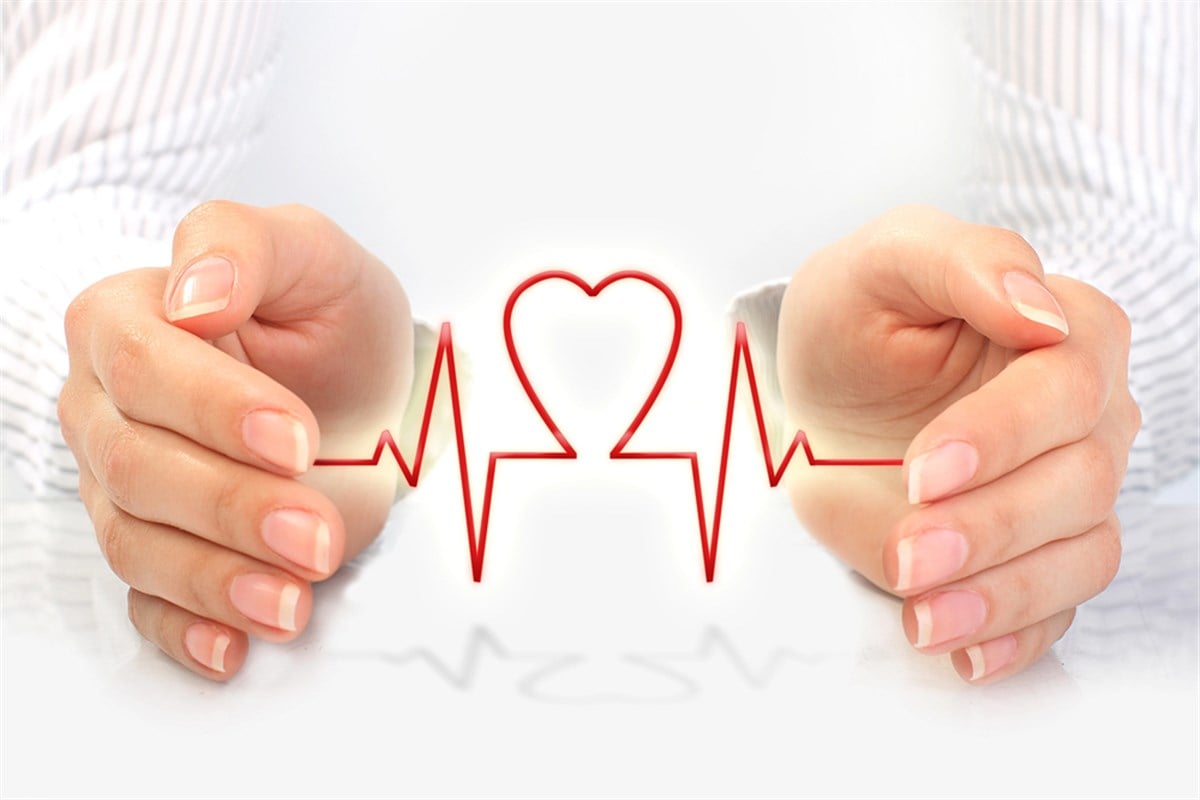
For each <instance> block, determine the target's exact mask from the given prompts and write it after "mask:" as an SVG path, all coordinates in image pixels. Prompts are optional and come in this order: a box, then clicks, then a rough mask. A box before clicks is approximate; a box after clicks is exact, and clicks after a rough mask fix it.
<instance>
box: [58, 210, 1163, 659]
mask: <svg viewBox="0 0 1200 800" xmlns="http://www.w3.org/2000/svg"><path fill="white" fill-rule="evenodd" d="M213 255H219V256H222V257H224V258H225V259H227V260H228V261H229V262H230V263H231V264H232V265H233V268H234V271H235V274H236V279H235V281H234V284H233V288H232V294H231V296H230V299H229V302H228V304H227V305H225V306H224V307H222V308H218V309H215V310H208V311H206V313H202V314H197V315H192V316H186V317H182V318H181V317H179V316H178V315H177V314H175V313H173V312H172V308H173V302H175V300H176V299H177V298H178V296H179V291H178V288H179V285H180V283H181V278H182V276H183V275H184V273H185V271H186V269H187V268H188V267H189V266H190V265H193V264H196V263H197V262H199V261H202V260H203V259H205V258H207V257H211V256H213ZM1014 270H1016V271H1020V272H1022V273H1025V274H1026V275H1028V276H1030V277H1031V278H1032V279H1034V280H1036V281H1038V282H1039V283H1040V282H1042V281H1043V280H1044V282H1045V286H1047V287H1048V288H1049V290H1050V291H1051V292H1052V293H1053V295H1054V296H1055V297H1056V298H1057V301H1058V303H1059V304H1060V305H1061V308H1062V309H1063V311H1064V312H1065V316H1066V318H1067V319H1068V320H1069V322H1070V333H1069V334H1065V335H1064V334H1063V333H1062V332H1061V331H1059V330H1057V329H1055V328H1054V327H1051V326H1047V325H1045V324H1039V323H1038V322H1035V321H1031V320H1029V319H1027V318H1025V317H1023V316H1021V315H1020V314H1018V313H1016V311H1015V310H1014V308H1013V306H1012V304H1011V303H1010V302H1009V300H1008V298H1007V297H1006V295H1005V292H1004V289H1003V283H1002V281H1003V276H1004V275H1005V274H1007V273H1009V272H1012V271H1014ZM66 331H67V341H68V348H69V352H70V361H71V369H70V374H69V376H68V379H67V382H66V385H65V386H64V388H63V392H62V395H61V397H60V400H59V418H60V422H61V424H62V429H63V433H64V436H65V438H66V441H67V443H68V445H70V447H71V449H72V452H73V453H74V454H75V457H76V459H77V461H78V463H79V467H80V495H81V496H82V498H83V501H84V503H85V505H86V506H87V509H88V513H89V514H90V515H91V518H92V520H93V522H94V524H95V527H96V534H97V539H98V541H99V544H100V547H101V550H102V551H103V553H104V555H105V557H106V558H107V559H108V562H109V564H110V565H111V567H112V569H113V571H114V572H115V573H116V574H117V575H118V577H120V578H121V579H122V580H123V581H124V582H125V583H127V584H128V585H129V586H130V590H129V615H130V619H131V620H132V621H133V624H134V626H135V627H136V628H137V630H138V631H139V632H140V633H141V634H142V635H143V636H145V637H146V638H147V639H148V640H150V641H151V642H154V643H155V644H156V645H157V646H158V647H160V648H161V649H162V650H163V651H164V652H165V653H166V654H167V655H169V656H170V657H172V658H174V659H175V660H177V661H179V662H180V663H181V664H183V665H184V666H185V667H187V668H188V669H190V670H192V671H193V672H196V673H197V674H200V675H202V676H204V677H206V678H210V679H213V680H227V679H228V678H230V677H231V676H232V675H234V674H236V673H237V671H238V670H239V669H240V667H241V665H242V664H243V663H244V661H245V658H246V656H247V653H248V649H249V640H250V636H251V635H253V636H256V637H259V638H262V639H265V640H268V641H287V640H289V639H291V638H294V637H295V636H296V635H297V634H298V633H299V631H301V630H303V628H304V626H305V624H306V623H307V622H308V620H309V618H310V615H311V613H312V583H313V582H316V581H319V580H322V579H324V578H326V577H328V576H329V575H330V574H332V573H333V572H335V571H336V570H337V568H338V567H339V566H340V565H341V564H342V563H344V562H345V561H346V560H348V559H349V558H352V557H353V556H354V555H355V554H357V553H358V552H359V551H361V550H362V549H363V548H364V547H365V546H366V545H367V544H369V543H370V542H371V541H372V540H373V539H374V537H375V536H377V535H378V533H379V531H380V530H381V528H382V525H383V522H384V520H385V518H386V514H387V510H388V508H389V507H390V504H391V501H392V497H393V490H394V486H395V481H396V477H397V474H396V473H397V469H396V467H395V465H394V464H391V463H389V461H390V460H388V459H384V460H383V461H381V463H380V465H379V466H378V467H376V468H373V469H371V470H367V469H365V468H361V469H358V470H354V471H350V470H315V471H312V472H309V471H308V469H307V468H308V467H309V466H311V463H312V460H313V459H314V458H315V457H316V454H317V453H318V451H319V452H321V453H322V455H329V456H336V455H339V454H348V455H358V454H360V453H364V452H370V451H371V450H372V449H373V447H374V444H375V441H376V438H377V436H378V434H379V431H380V430H381V429H383V428H391V429H392V430H398V429H399V425H400V421H401V419H402V417H403V413H404V406H405V402H406V399H407V397H408V395H409V387H410V385H411V381H412V322H411V317H410V314H409V307H408V301H407V299H406V298H405V295H404V292H403V290H402V289H401V287H400V285H399V283H398V282H397V281H396V279H395V277H394V276H393V275H392V273H391V271H390V270H388V269H387V268H386V267H385V266H384V265H383V264H381V263H380V262H379V261H378V260H377V259H375V258H374V257H373V256H371V255H370V254H369V253H367V252H366V251H365V250H363V248H362V247H361V246H359V245H358V244H357V243H355V242H354V241H353V239H351V238H350V237H349V236H347V235H346V233H345V232H343V231H342V230H341V229H339V228H338V227H337V226H336V225H334V224H333V223H332V222H330V221H329V220H328V219H326V218H324V217H323V216H321V215H320V214H318V213H317V212H315V211H312V210H311V209H307V208H304V207H300V206H280V207H275V208H266V209H263V208H254V207H250V206H243V205H237V204H233V203H226V202H214V203H206V204H204V205H201V206H199V207H198V208H196V209H195V210H194V211H193V212H192V213H190V214H189V215H188V216H187V217H186V218H185V219H184V220H183V221H182V222H181V223H180V225H179V227H178V229H177V231H176V235H175V242H174V247H173V256H172V264H171V267H170V268H169V269H144V270H135V271H132V272H127V273H123V274H120V275H116V276H113V277H111V278H108V279H106V280H104V281H101V282H100V283H98V284H96V285H95V286H92V287H91V288H89V289H87V290H86V291H85V292H83V293H82V294H81V295H80V296H79V297H78V298H77V299H76V300H75V301H74V302H73V303H72V304H71V307H70V308H69V309H68V313H67V317H66ZM778 352H779V365H778V367H779V375H780V381H781V385H782V388H783V391H784V398H785V401H786V403H787V407H788V413H789V416H790V417H791V418H792V421H793V423H798V422H799V421H803V426H802V427H804V429H805V430H806V431H807V433H808V435H809V438H810V440H811V442H812V444H813V446H814V448H815V449H816V450H817V451H818V452H821V453H834V454H838V455H842V456H846V457H854V456H890V455H894V454H897V453H901V452H903V453H905V454H906V455H905V466H904V468H903V469H902V470H899V471H897V470H893V469H886V468H868V469H859V470H849V469H839V470H821V469H814V468H807V467H806V466H804V465H797V467H796V468H795V469H793V470H791V471H790V472H789V491H790V494H791V497H792V500H793V503H794V505H795V508H796V511H797V513H798V515H799V517H800V519H801V520H802V521H803V522H804V523H805V524H806V525H807V527H808V528H809V529H810V530H811V531H812V532H813V533H814V534H815V535H816V536H818V538H820V539H821V540H822V541H823V542H824V543H825V544H826V545H827V546H828V547H829V548H830V549H831V550H832V551H833V552H834V553H835V554H837V555H838V556H839V557H841V558H842V559H843V560H844V561H845V562H846V563H847V564H849V565H850V566H852V567H853V568H854V569H856V570H858V571H859V572H860V573H862V574H863V575H864V576H865V577H866V578H867V579H869V580H871V581H872V582H873V583H875V584H876V585H878V586H880V587H882V588H884V589H885V590H888V591H892V592H894V593H896V594H898V595H900V596H902V597H904V599H905V602H904V607H903V613H902V624H903V625H904V629H905V632H906V634H907V635H908V637H909V639H910V641H913V642H914V643H915V642H916V641H917V621H916V613H915V609H916V608H917V606H918V604H919V603H921V602H922V601H923V600H927V599H929V598H932V597H935V596H936V595H937V593H938V592H944V591H946V590H968V591H972V592H976V593H977V594H978V595H979V596H980V597H981V598H982V600H983V602H984V605H985V607H986V616H985V619H984V620H983V622H982V623H981V624H979V625H978V626H977V628H976V629H975V630H973V631H972V632H970V633H968V634H964V635H962V636H958V637H956V638H954V639H951V640H948V641H945V642H941V643H938V644H935V645H932V646H927V647H923V648H922V649H923V650H924V652H927V653H930V654H935V655H936V654H945V653H950V654H951V659H952V662H953V664H954V667H955V669H956V670H957V671H958V673H959V674H960V675H962V676H963V677H964V678H970V676H971V675H972V671H973V667H972V662H971V658H970V656H969V655H968V651H967V648H969V647H971V646H973V645H982V650H981V651H980V652H982V653H984V654H985V655H986V656H987V660H989V661H991V662H993V667H990V668H989V669H988V670H987V674H985V675H984V676H982V677H980V678H978V680H976V681H975V682H976V683H987V682H990V681H994V680H998V679H1001V678H1003V677H1005V676H1007V675H1011V674H1013V673H1014V672H1017V671H1019V670H1020V669H1023V668H1024V667H1025V666H1028V665H1029V664H1030V663H1032V662H1033V661H1035V660H1036V659H1037V658H1038V657H1039V656H1040V655H1041V654H1042V653H1043V652H1045V650H1046V649H1047V648H1048V647H1049V646H1050V644H1052V643H1053V642H1054V641H1055V640H1056V639H1058V638H1059V637H1060V636H1061V635H1062V633H1063V632H1064V631H1065V630H1066V628H1067V627H1068V626H1069V625H1070V622H1071V620H1072V618H1073V616H1074V608H1075V606H1077V605H1078V604H1079V603H1081V602H1083V601H1084V600H1086V599H1087V598H1089V597H1091V596H1093V595H1094V594H1096V593H1097V592H1099V591H1100V590H1101V589H1102V588H1103V587H1104V586H1106V585H1107V584H1108V583H1109V582H1110V581H1111V579H1112V577H1113V575H1114V574H1115V572H1116V569H1117V565H1118V563H1119V560H1120V538H1119V529H1118V526H1117V523H1116V519H1115V517H1114V516H1113V514H1112V507H1113V504H1114V503H1115V501H1116V496H1117V491H1118V489H1119V487H1120V484H1121V480H1122V478H1123V475H1124V469H1125V462H1126V457H1127V454H1128V451H1129V447H1130V444H1131V442H1132V439H1133V436H1134V434H1135V433H1136V431H1137V429H1138V427H1139V425H1140V416H1139V413H1138V410H1137V407H1136V405H1135V404H1134V403H1133V400H1132V398H1131V397H1130V395H1129V391H1128V388H1127V386H1126V370H1127V357H1128V352H1129V323H1128V320H1127V319H1126V317H1125V315H1124V314H1123V313H1122V312H1121V310H1120V309H1119V308H1118V307H1117V306H1116V305H1115V304H1113V303H1112V302H1111V301H1110V300H1108V299H1107V298H1106V297H1104V296H1103V295H1102V294H1100V293H1099V292H1097V291H1096V290H1094V289H1092V288H1090V287H1088V286H1086V285H1084V284H1081V283H1078V282H1075V281H1071V280H1068V279H1065V278H1059V277H1050V278H1044V276H1043V273H1042V268H1041V264H1040V263H1039V261H1038V259H1037V256H1036V254H1035V253H1034V252H1033V250H1032V249H1031V248H1030V247H1029V245H1028V244H1027V243H1025V242H1024V240H1022V239H1021V238H1020V237H1019V236H1017V235H1016V234H1014V233H1012V232H1010V231H1004V230H999V229H995V228H987V227H983V226H978V225H970V224H968V223H965V222H961V221H959V220H956V219H954V218H952V217H950V216H948V215H945V214H943V213H941V212H938V211H935V210H933V209H927V208H917V207H914V208H902V209H897V210H896V211H893V212H891V213H889V214H887V215H885V216H884V217H882V218H880V219H879V220H876V221H874V222H872V223H870V224H869V225H867V226H865V227H864V228H862V229H861V230H859V231H857V232H855V233H854V234H852V235H851V236H849V237H847V238H846V239H844V240H842V241H840V242H837V243H835V244H833V245H831V246H830V247H828V248H826V249H825V250H823V251H821V252H819V253H817V254H816V255H814V256H813V257H812V258H811V259H810V260H809V261H808V262H807V263H806V264H805V265H804V266H803V267H802V268H801V269H800V270H799V271H798V272H797V273H796V275H795V276H794V278H793V280H792V282H791V285H790V286H789V289H788V291H787V293H786V295H785V298H784V302H783V307H782V310H781V316H780V340H779V350H778ZM263 409H266V410H270V411H276V412H284V413H285V414H286V415H287V418H289V419H295V420H296V421H297V422H298V424H299V425H300V426H301V427H302V429H303V431H304V439H305V440H306V441H307V443H308V447H307V455H306V461H305V463H304V464H303V465H300V464H294V465H293V466H292V467H281V466H278V460H276V461H272V460H268V459H264V458H263V457H261V455H260V454H259V453H258V452H256V451H255V450H254V449H252V448H251V447H250V445H249V444H248V441H247V439H246V436H245V429H244V428H243V427H242V426H243V421H244V420H245V419H246V417H247V415H248V414H250V413H251V412H254V411H256V410H263ZM945 441H960V442H968V443H970V444H971V445H972V446H973V447H975V449H976V451H977V452H978V467H977V469H976V470H975V471H974V474H973V475H972V477H971V478H970V479H969V480H968V481H967V482H966V483H965V484H964V485H963V486H961V487H959V488H956V489H954V490H952V491H947V492H945V493H944V495H943V496H938V497H933V498H923V499H924V500H925V501H926V502H921V503H918V504H917V505H912V504H910V503H909V502H908V501H907V499H906V495H905V484H906V482H907V481H908V480H909V478H910V477H911V475H910V473H911V471H912V468H913V465H914V459H916V458H918V457H919V456H920V455H921V454H922V453H925V452H927V451H928V450H929V449H930V448H931V447H933V446H935V445H938V444H939V443H942V442H945ZM284 461H285V462H286V459H284ZM351 472H353V474H348V473H351ZM897 472H899V474H897ZM280 508H287V509H302V510H304V511H307V512H311V513H315V514H317V515H318V516H319V517H320V519H321V520H323V521H324V523H326V525H327V527H328V530H329V540H330V546H329V568H328V570H314V569H312V568H310V567H307V566H304V565H302V564H299V563H296V562H295V561H294V560H291V559H290V558H287V557H284V555H282V554H281V553H280V552H277V551H276V550H275V549H273V548H272V547H271V546H269V545H268V543H267V541H266V540H265V538H264V534H263V520H264V519H265V518H266V517H267V515H268V514H269V513H271V512H272V511H273V510H277V509H280ZM930 527H941V528H953V529H955V530H958V531H960V532H961V534H962V536H963V538H964V539H965V540H966V542H967V546H966V555H965V560H964V561H963V563H962V565H961V567H959V568H956V569H955V570H954V571H953V572H951V573H950V574H947V575H945V576H944V577H942V578H940V579H938V580H937V581H932V582H926V583H924V584H913V585H911V586H909V587H907V588H905V589H903V590H898V589H897V588H896V582H897V580H898V574H899V571H900V569H899V550H900V547H901V542H903V541H905V540H906V539H911V537H913V536H915V535H916V534H918V533H920V532H922V531H924V530H927V529H929V528H930ZM920 572H921V570H920V569H917V570H916V573H914V574H920ZM247 574H263V575H269V576H272V577H274V578H277V579H280V580H283V581H285V582H287V583H289V584H291V585H294V586H295V587H297V588H298V590H299V597H298V600H297V603H296V606H295V625H294V627H295V628H296V630H294V631H291V630H283V629H281V628H280V627H278V626H274V625H268V624H264V623H262V622H261V621H258V620H256V619H253V618H251V617H249V616H247V615H246V614H244V613H242V611H240V610H239V609H238V608H237V607H236V606H235V605H234V603H233V602H232V601H231V588H232V586H233V584H234V581H235V580H236V579H237V578H238V577H239V576H244V575H247ZM217 637H225V639H227V642H228V643H227V646H225V647H224V650H223V653H222V658H221V659H220V661H221V664H220V666H221V667H222V668H221V669H220V670H218V669H214V668H213V666H212V664H213V661H212V659H211V658H206V657H205V656H211V652H212V651H211V643H212V642H213V641H215V640H216V638H217ZM1010 637H1011V638H1010ZM189 642H191V644H192V645H193V647H192V649H191V650H189ZM197 643H199V652H200V654H201V655H200V657H197V656H196V655H195V652H196V645H197ZM977 655H978V653H977ZM1001 661H1003V662H1004V663H1003V664H1000V662H1001ZM995 665H998V666H995Z"/></svg>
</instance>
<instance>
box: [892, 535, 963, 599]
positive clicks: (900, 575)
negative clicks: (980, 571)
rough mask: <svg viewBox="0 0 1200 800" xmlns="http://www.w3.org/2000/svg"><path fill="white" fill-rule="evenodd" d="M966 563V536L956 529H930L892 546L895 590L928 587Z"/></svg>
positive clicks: (904, 590) (903, 590) (902, 590)
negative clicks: (894, 561) (894, 564)
mask: <svg viewBox="0 0 1200 800" xmlns="http://www.w3.org/2000/svg"><path fill="white" fill-rule="evenodd" d="M965 563H967V539H966V537H965V536H963V535H962V534H961V533H959V532H958V531H952V530H946V529H942V528H934V529H931V530H927V531H925V532H923V533H919V534H917V535H916V536H910V537H908V538H907V539H901V540H900V542H899V543H898V544H897V545H896V566H897V570H896V572H897V575H896V591H898V592H906V591H908V590H909V589H911V588H913V587H914V586H928V585H930V584H933V583H937V582H938V581H940V580H942V579H943V578H947V577H949V576H951V575H953V574H954V573H955V572H957V571H958V570H959V569H961V568H962V565H963V564H965Z"/></svg>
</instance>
